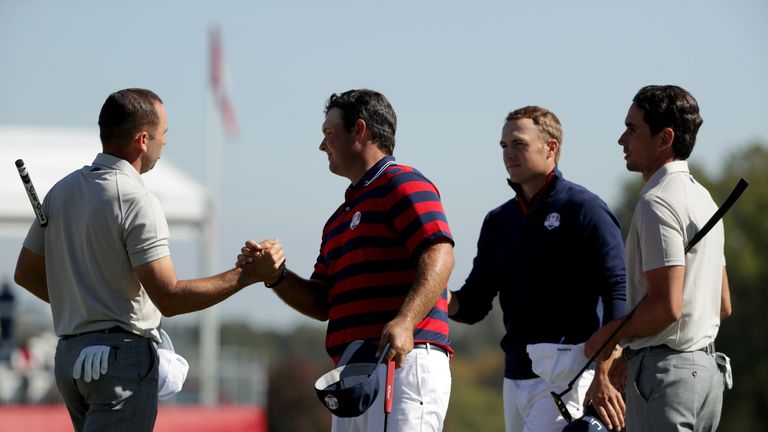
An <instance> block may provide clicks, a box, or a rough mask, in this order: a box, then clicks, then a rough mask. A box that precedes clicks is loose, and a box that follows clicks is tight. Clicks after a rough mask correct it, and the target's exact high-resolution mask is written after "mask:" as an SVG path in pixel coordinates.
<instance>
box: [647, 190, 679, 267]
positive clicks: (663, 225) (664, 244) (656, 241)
mask: <svg viewBox="0 0 768 432" xmlns="http://www.w3.org/2000/svg"><path fill="white" fill-rule="evenodd" d="M638 206H639V211H640V213H639V216H640V218H639V221H638V222H639V233H640V250H641V251H642V260H643V271H644V272H646V271H649V270H653V269H656V268H660V267H669V266H676V265H685V245H684V242H685V240H684V232H683V227H682V223H681V221H680V218H679V217H678V212H677V211H676V209H675V208H674V206H672V205H671V203H669V202H666V201H665V200H663V199H661V198H659V197H658V196H649V197H646V198H644V199H642V200H641V201H640V202H639V204H638Z"/></svg>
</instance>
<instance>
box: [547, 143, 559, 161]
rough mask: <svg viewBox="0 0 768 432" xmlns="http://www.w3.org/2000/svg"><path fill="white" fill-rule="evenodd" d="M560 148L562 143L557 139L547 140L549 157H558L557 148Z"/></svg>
mask: <svg viewBox="0 0 768 432" xmlns="http://www.w3.org/2000/svg"><path fill="white" fill-rule="evenodd" d="M559 148H560V143H559V142H558V141H557V140H556V139H550V140H549V141H547V159H549V158H557V150H558V149H559Z"/></svg>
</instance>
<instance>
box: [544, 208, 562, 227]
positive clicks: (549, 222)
mask: <svg viewBox="0 0 768 432" xmlns="http://www.w3.org/2000/svg"><path fill="white" fill-rule="evenodd" d="M559 226H560V214H559V213H555V212H552V213H550V214H548V215H547V218H546V219H544V227H545V228H546V229H548V230H553V229H555V228H557V227H559Z"/></svg>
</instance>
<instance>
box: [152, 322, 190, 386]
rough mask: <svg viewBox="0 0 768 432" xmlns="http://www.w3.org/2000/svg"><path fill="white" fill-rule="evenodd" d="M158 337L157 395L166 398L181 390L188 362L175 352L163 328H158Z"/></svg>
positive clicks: (185, 377)
mask: <svg viewBox="0 0 768 432" xmlns="http://www.w3.org/2000/svg"><path fill="white" fill-rule="evenodd" d="M160 339H161V341H162V342H161V343H160V345H158V346H157V357H158V359H159V360H160V365H159V370H158V379H157V396H158V398H160V399H168V398H170V397H171V396H173V395H175V394H176V393H178V392H180V391H181V387H182V386H183V385H184V381H185V380H186V379H187V372H188V371H189V363H187V360H186V359H184V357H182V356H180V355H178V354H176V352H175V351H174V350H173V344H172V343H171V338H170V337H169V336H168V333H166V332H165V330H163V329H160Z"/></svg>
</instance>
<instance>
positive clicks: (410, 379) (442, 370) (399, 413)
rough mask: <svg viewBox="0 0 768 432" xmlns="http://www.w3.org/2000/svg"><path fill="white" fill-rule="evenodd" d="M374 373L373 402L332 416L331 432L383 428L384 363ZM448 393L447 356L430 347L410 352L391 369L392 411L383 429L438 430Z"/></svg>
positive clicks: (392, 431)
mask: <svg viewBox="0 0 768 432" xmlns="http://www.w3.org/2000/svg"><path fill="white" fill-rule="evenodd" d="M376 373H378V374H379V382H380V383H382V388H380V389H379V393H378V395H377V396H376V399H375V400H374V401H373V405H371V407H370V408H368V411H366V412H365V413H363V414H362V415H361V416H359V417H353V418H341V417H336V416H333V421H332V425H333V426H332V429H331V430H332V432H369V431H370V432H380V431H383V430H384V388H383V387H384V383H385V382H386V375H387V365H386V364H382V365H379V367H378V369H377V370H376ZM450 395H451V369H450V364H449V361H448V356H447V355H446V354H445V353H444V352H442V351H439V350H437V349H434V348H426V349H425V348H416V349H414V350H413V351H411V352H410V353H409V354H408V355H407V356H406V357H405V361H404V362H403V366H402V367H401V368H400V369H395V383H394V392H393V398H392V412H391V413H389V415H388V416H387V417H388V420H387V423H388V424H387V432H412V431H422V432H432V431H435V432H439V431H442V430H443V421H444V420H445V413H446V411H447V410H448V399H449V397H450Z"/></svg>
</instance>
